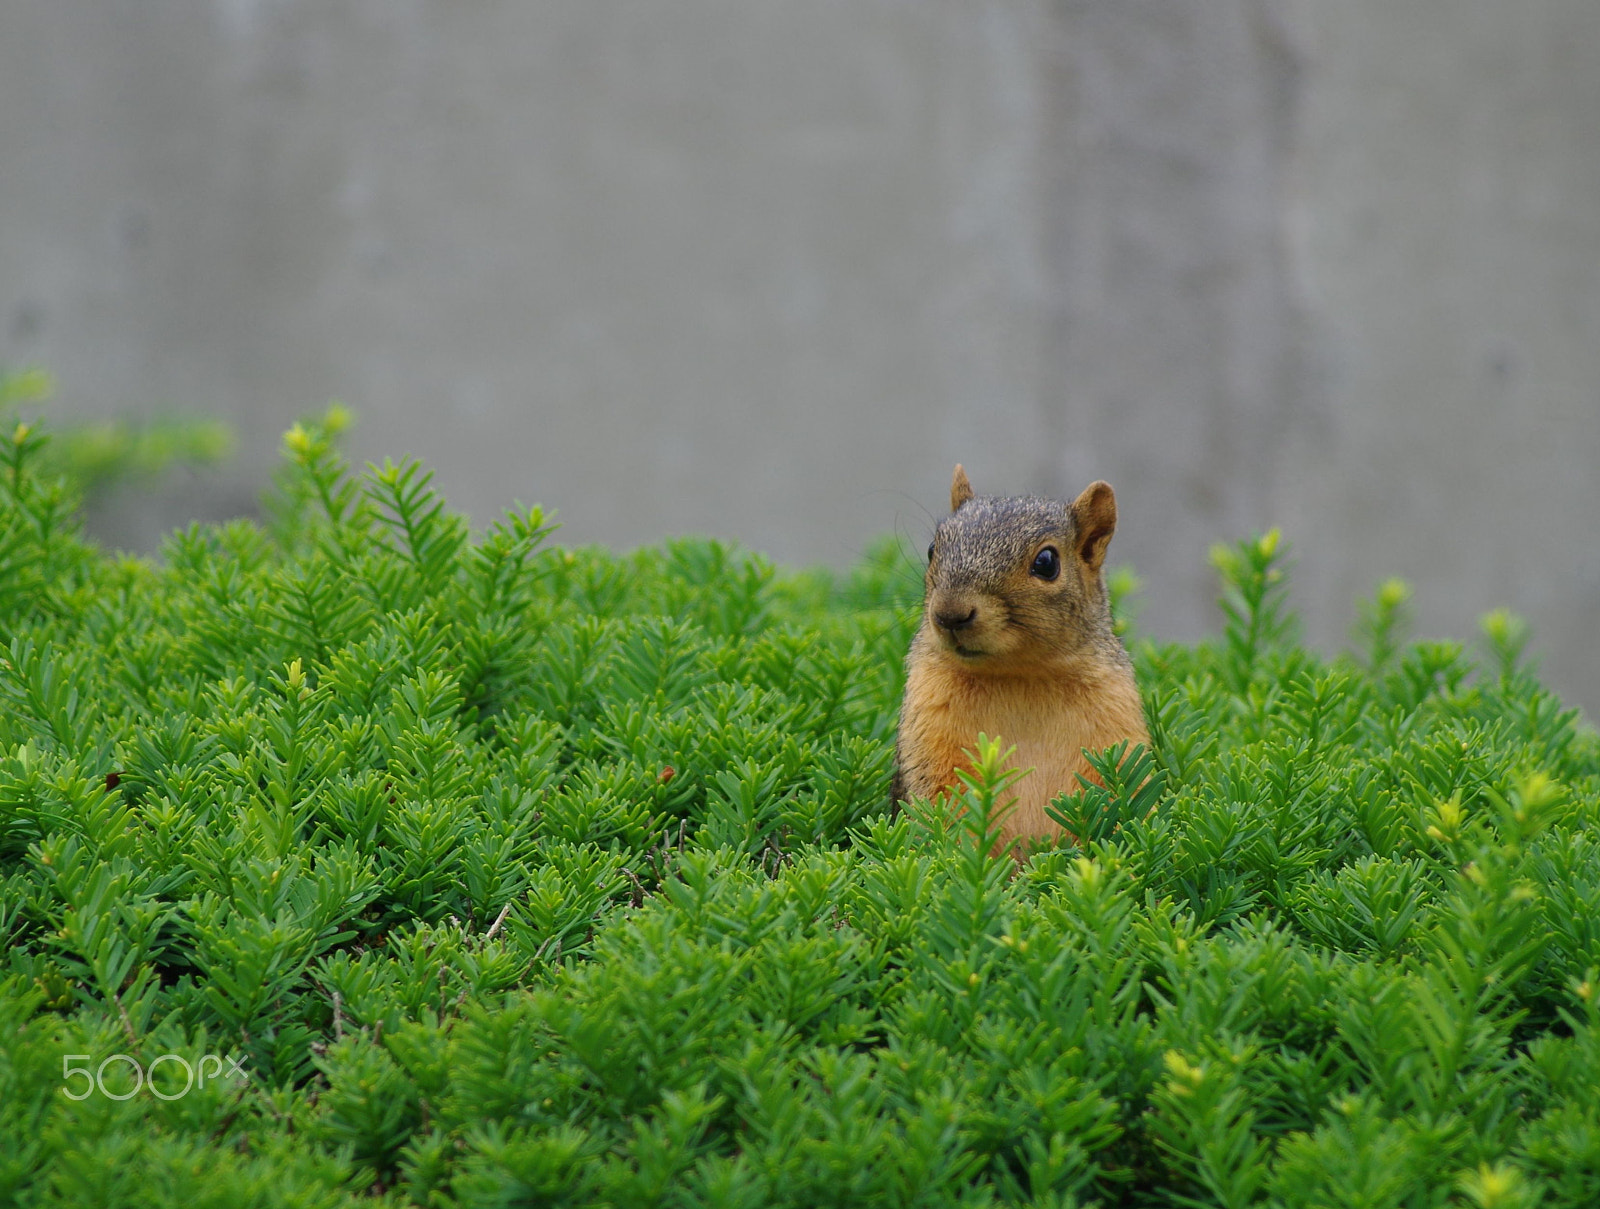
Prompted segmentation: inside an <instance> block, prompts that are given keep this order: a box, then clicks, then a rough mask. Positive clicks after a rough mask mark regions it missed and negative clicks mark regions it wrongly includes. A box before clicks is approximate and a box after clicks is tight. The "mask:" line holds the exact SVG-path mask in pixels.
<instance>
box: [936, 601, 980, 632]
mask: <svg viewBox="0 0 1600 1209" xmlns="http://www.w3.org/2000/svg"><path fill="white" fill-rule="evenodd" d="M933 620H934V624H935V625H937V626H938V627H939V628H940V629H943V630H949V631H950V632H951V633H952V634H958V633H960V632H961V631H962V630H965V629H970V628H971V626H972V623H973V622H975V621H977V620H978V610H977V608H976V606H974V607H973V608H970V609H968V610H967V611H966V612H965V613H962V612H961V611H960V610H959V609H941V610H939V611H938V612H936V613H934V615H933Z"/></svg>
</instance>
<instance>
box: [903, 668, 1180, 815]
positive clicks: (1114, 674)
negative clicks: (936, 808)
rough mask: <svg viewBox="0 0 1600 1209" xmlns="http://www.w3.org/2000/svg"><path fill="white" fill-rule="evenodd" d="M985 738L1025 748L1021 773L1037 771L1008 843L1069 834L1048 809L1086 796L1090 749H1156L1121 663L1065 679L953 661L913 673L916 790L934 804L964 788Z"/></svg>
mask: <svg viewBox="0 0 1600 1209" xmlns="http://www.w3.org/2000/svg"><path fill="white" fill-rule="evenodd" d="M980 732H981V733H983V734H986V735H988V736H990V737H991V738H999V739H1000V740H1001V743H1002V746H1003V747H1010V746H1015V747H1016V753H1015V754H1014V755H1013V757H1012V760H1011V764H1012V766H1013V767H1015V768H1019V769H1031V771H1030V772H1027V773H1026V774H1025V775H1024V776H1022V777H1021V778H1020V779H1019V780H1018V781H1017V782H1016V783H1015V784H1014V785H1013V786H1012V793H1014V794H1015V795H1016V806H1015V808H1014V809H1013V810H1012V811H1011V813H1010V814H1009V815H1008V816H1007V817H1006V819H1005V823H1004V826H1003V833H1002V837H1001V838H1002V842H1003V841H1005V840H1010V839H1013V838H1018V837H1025V838H1031V837H1038V836H1054V835H1058V834H1060V832H1061V828H1060V827H1059V826H1058V825H1057V824H1056V823H1055V822H1054V821H1053V820H1052V819H1051V818H1050V817H1049V816H1048V815H1046V814H1045V806H1046V805H1048V804H1049V802H1050V800H1051V799H1052V798H1054V797H1055V796H1056V795H1057V794H1059V793H1064V792H1071V791H1073V790H1076V789H1078V788H1079V785H1078V779H1077V774H1079V773H1082V774H1084V775H1085V776H1089V775H1090V768H1089V764H1088V761H1086V760H1085V759H1084V758H1083V749H1084V748H1086V747H1087V748H1088V749H1089V750H1091V751H1095V750H1098V749H1100V748H1104V747H1109V746H1110V745H1111V744H1113V743H1117V742H1120V741H1122V740H1124V739H1126V740H1130V741H1132V742H1140V743H1144V744H1146V745H1148V744H1149V742H1150V739H1149V734H1148V732H1147V731H1146V729H1145V722H1144V712H1143V708H1142V705H1141V703H1140V700H1139V691H1138V688H1137V687H1136V686H1135V684H1134V682H1133V676H1132V674H1131V673H1130V672H1129V671H1128V670H1127V669H1126V668H1124V667H1121V666H1113V667H1107V668H1100V667H1090V668H1087V669H1084V670H1083V671H1080V672H1077V673H1076V674H1073V675H1058V676H1055V677H1043V676H1014V677H1013V676H992V675H974V674H972V673H968V672H965V671H963V670H962V669H960V668H959V667H950V666H948V665H943V664H939V665H935V666H916V667H913V668H912V669H911V671H910V674H909V677H908V680H907V684H906V714H905V717H904V719H903V722H902V731H901V752H900V758H901V767H902V770H903V775H904V777H905V786H906V789H907V790H908V791H909V792H910V793H912V794H916V795H918V796H921V797H929V798H932V797H936V796H938V794H939V793H940V792H941V791H942V790H944V789H947V788H949V787H950V786H952V785H954V784H956V772H957V770H959V769H962V768H965V767H967V766H968V760H967V757H966V756H965V755H964V754H963V753H964V752H965V751H966V750H969V749H971V748H972V747H973V746H974V745H975V744H976V743H977V738H978V735H979V733H980Z"/></svg>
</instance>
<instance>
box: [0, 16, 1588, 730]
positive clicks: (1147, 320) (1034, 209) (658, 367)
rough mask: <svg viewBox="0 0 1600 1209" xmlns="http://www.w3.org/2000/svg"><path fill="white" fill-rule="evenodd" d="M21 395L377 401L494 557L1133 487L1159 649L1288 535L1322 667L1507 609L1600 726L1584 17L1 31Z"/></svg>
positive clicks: (312, 23)
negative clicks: (516, 522) (1242, 559)
mask: <svg viewBox="0 0 1600 1209" xmlns="http://www.w3.org/2000/svg"><path fill="white" fill-rule="evenodd" d="M0 361H7V362H12V363H16V362H29V363H42V364H45V365H47V366H49V367H50V368H52V369H53V370H54V371H55V372H56V373H57V375H58V377H59V379H60V381H61V384H62V392H61V399H60V402H59V404H58V406H57V411H58V414H61V415H64V416H89V415H105V414H115V413H126V412H131V413H148V412H154V411H159V410H172V409H178V410H187V411H197V412H204V413H214V414H220V415H223V416H226V417H228V418H230V419H231V420H232V421H233V422H234V423H235V425H236V426H237V427H238V429H239V431H240V434H241V437H242V438H243V443H244V448H243V453H242V455H241V457H240V459H239V461H238V463H237V464H236V466H235V467H234V468H233V469H232V470H230V471H229V472H228V473H227V474H224V475H217V476H210V477H206V478H202V479H200V480H197V481H195V482H193V483H190V484H188V485H187V486H184V487H182V488H181V489H174V490H169V491H167V492H166V493H165V495H162V496H159V497H157V499H156V500H155V501H154V503H153V504H150V505H147V506H145V507H143V508H142V509H134V508H132V507H128V506H123V504H122V503H121V502H119V504H118V505H117V506H116V507H114V508H110V509H105V510H102V512H101V514H100V515H99V516H98V517H97V524H98V525H99V526H100V530H101V532H103V533H105V534H106V535H107V537H108V539H109V540H113V541H120V542H127V543H132V544H136V545H138V544H144V545H148V544H149V543H150V541H151V540H152V538H153V535H154V534H155V533H156V532H158V531H159V529H160V528H161V527H164V526H166V525H168V524H171V523H174V522H175V521H177V520H178V519H181V518H182V517H183V516H186V515H187V514H188V513H190V512H199V513H202V514H205V515H222V514H228V513H232V512H236V511H238V510H240V509H245V508H248V507H249V506H250V501H251V500H252V499H253V497H254V494H255V492H256V491H257V490H258V488H259V486H260V484H261V483H262V481H263V479H264V476H265V473H266V469H267V467H268V466H269V465H270V462H271V459H272V458H273V456H274V451H275V447H276V442H277V438H278V436H279V434H280V433H281V432H282V430H283V429H284V428H285V427H287V426H288V424H289V423H290V422H291V421H292V420H293V418H294V417H295V416H296V415H297V414H299V413H302V412H305V411H308V410H313V409H316V408H318V407H320V406H321V404H322V403H324V402H325V401H326V400H327V399H329V398H333V397H337V398H340V399H342V400H344V401H346V402H347V403H349V404H350V405H352V406H353V407H354V408H355V409H356V410H357V412H358V413H359V414H360V415H361V417H362V423H361V426H360V428H359V429H358V430H357V432H356V434H355V437H354V440H353V448H354V452H355V453H356V454H357V455H358V456H360V457H381V456H383V455H385V454H398V453H401V452H406V451H411V452H416V453H418V454H421V455H423V456H424V457H426V458H427V459H428V461H429V462H430V463H431V464H432V465H433V466H435V467H436V468H437V470H438V479H439V482H440V484H441V485H442V487H443V489H444V490H445V492H446V493H447V495H448V496H449V497H450V499H451V500H452V501H453V502H454V503H455V504H456V505H458V506H461V507H464V508H466V509H467V510H469V511H470V512H472V513H473V514H474V516H475V517H477V518H478V519H479V520H480V521H481V520H484V519H486V518H488V517H490V516H492V515H493V514H494V513H495V512H496V511H497V510H498V509H499V508H500V507H502V506H503V505H504V504H506V503H507V502H509V501H510V500H511V499H513V498H521V499H523V500H526V501H534V500H538V501H541V502H544V503H546V504H550V505H554V506H556V507H558V508H559V509H560V510H561V513H562V516H563V518H564V520H565V522H566V526H567V527H566V530H565V534H564V536H565V537H566V538H567V539H568V540H600V541H606V542H611V543H617V544H623V545H627V544H634V543H639V542H647V541H652V540H654V539H656V538H658V537H660V536H662V535H664V534H668V533H673V532H682V531H689V530H694V531H705V532H712V533H717V534H722V535H726V536H730V537H737V538H739V539H741V540H743V541H745V542H747V543H748V544H750V545H753V546H755V547H758V548H761V549H763V550H766V551H768V552H770V553H772V554H774V555H775V556H777V557H779V558H782V559H786V560H792V561H811V560H822V561H827V562H832V563H836V564H837V563H844V562H847V561H848V560H849V559H851V558H852V557H853V556H854V555H855V554H856V553H857V552H858V551H859V550H860V549H861V548H862V546H863V545H864V544H865V542H866V541H867V540H868V539H869V538H870V537H871V536H872V535H874V534H876V533H879V532H883V531H885V530H890V529H894V528H898V529H899V530H901V531H902V532H904V533H906V534H907V537H908V549H909V550H911V551H918V550H920V549H921V547H922V545H923V544H924V542H925V533H926V529H927V526H928V516H929V514H930V512H932V511H936V510H937V509H938V508H939V507H940V506H941V501H942V500H943V499H944V493H945V489H946V484H947V481H948V474H949V467H950V465H951V463H953V462H955V461H957V460H960V461H963V462H965V463H966V464H967V466H968V468H969V469H970V470H971V472H972V474H973V478H974V481H975V482H976V484H977V485H978V487H979V489H980V490H996V491H1022V490H1033V491H1046V492H1053V493H1071V492H1075V491H1076V490H1078V489H1079V488H1081V487H1082V486H1083V485H1084V484H1086V483H1087V482H1088V481H1089V480H1090V479H1092V478H1095V477H1106V478H1109V479H1110V480H1111V481H1112V482H1113V483H1114V484H1115V485H1116V486H1117V489H1118V498H1119V501H1120V504H1121V509H1122V518H1123V522H1122V529H1121V530H1120V531H1119V534H1118V537H1117V540H1116V542H1115V544H1114V545H1113V547H1112V558H1113V561H1117V560H1122V561H1130V562H1132V563H1133V564H1134V565H1135V566H1136V567H1137V568H1138V569H1139V571H1140V573H1141V574H1142V575H1143V576H1144V578H1145V579H1146V581H1147V584H1148V588H1147V591H1146V597H1147V600H1146V605H1145V609H1144V613H1143V615H1142V623H1143V625H1144V626H1145V628H1147V629H1148V630H1150V631H1152V632H1156V633H1159V634H1163V635H1170V636H1174V637H1192V636H1194V635H1196V634H1199V633H1202V632H1205V631H1207V630H1210V629H1212V628H1214V626H1215V617H1214V613H1213V610H1212V607H1211V603H1210V602H1211V597H1212V594H1213V587H1212V579H1211V573H1210V571H1209V569H1208V567H1207V565H1206V549H1207V546H1208V545H1209V543H1211V542H1212V541H1216V540H1220V539H1224V538H1228V537H1233V536H1238V535H1242V534H1243V533H1245V532H1246V531H1248V530H1250V529H1252V528H1263V527H1266V526H1267V525H1270V524H1281V525H1282V526H1283V528H1284V529H1285V531H1286V534H1287V536H1288V537H1289V538H1290V539H1291V540H1292V541H1293V542H1294V543H1295V545H1296V548H1297V551H1298V555H1299V569H1298V573H1297V578H1296V603H1297V604H1298V605H1299V606H1300V608H1301V609H1302V611H1303V612H1304V614H1305V616H1306V620H1307V623H1308V630H1309V632H1310V634H1311V636H1312V637H1313V638H1315V639H1317V640H1319V641H1321V642H1323V643H1326V644H1334V643H1337V642H1339V641H1341V640H1342V638H1343V636H1344V633H1345V631H1346V628H1347V627H1348V624H1349V621H1350V619H1351V617H1352V616H1353V602H1354V599H1355V598H1356V597H1357V596H1358V595H1362V594H1366V593H1368V592H1370V590H1371V589H1372V587H1373V586H1374V585H1375V584H1376V583H1377V582H1378V581H1379V580H1380V579H1382V578H1384V577H1385V576H1388V575H1394V574H1399V575H1403V576H1405V577H1406V578H1408V579H1410V580H1411V581H1412V582H1413V583H1414V585H1415V586H1416V589H1417V606H1418V611H1419V614H1420V618H1421V622H1422V628H1423V629H1424V630H1425V631H1427V632H1431V633H1438V634H1444V635H1451V636H1457V637H1467V636H1470V635H1471V634H1472V633H1473V627H1474V622H1475V618H1476V616H1477V615H1478V614H1479V613H1480V612H1482V611H1484V610H1486V609H1488V608H1490V607H1493V606H1496V605H1507V606H1510V607H1512V608H1514V609H1516V610H1518V611H1520V612H1522V613H1523V614H1525V615H1526V616H1528V617H1529V618H1530V619H1531V620H1532V621H1533V623H1534V625H1535V627H1536V648H1537V652H1538V653H1539V654H1541V655H1542V656H1543V658H1544V662H1545V667H1546V670H1547V672H1548V674H1549V678H1550V680H1551V681H1552V682H1553V683H1554V684H1555V685H1556V686H1557V687H1558V688H1559V689H1561V690H1562V691H1563V692H1564V693H1565V694H1567V695H1568V696H1569V698H1570V699H1572V700H1573V701H1575V702H1579V703H1582V704H1583V705H1584V706H1585V707H1586V708H1587V709H1588V710H1589V712H1590V714H1591V716H1594V715H1597V714H1600V643H1596V642H1595V641H1593V638H1594V636H1595V635H1596V634H1597V632H1600V543H1597V542H1596V541H1595V539H1594V537H1593V536H1592V529H1593V526H1594V524H1595V523H1596V521H1600V472H1597V469H1596V467H1597V462H1600V5H1595V4H1594V3H1593V0H1528V2H1527V3H1524V4H1519V5H1510V4H1504V3H1491V2H1489V0H1412V2H1411V3H1407V4H1403V5H1397V4H1393V3H1390V2H1389V0H1353V2H1352V3H1349V4H1344V5H1331V4H1313V3H1311V2H1310V0H1194V2H1192V3H1173V2H1172V0H1078V2H1075V3H1060V2H1055V0H848V2H844V0H804V2H802V0H742V2H741V3H728V2H726V0H724V2H721V3H717V2H713V0H677V2H676V3H673V4H662V3H659V2H648V0H515V2H513V0H498V2H495V0H479V2H476V3H472V4H459V3H456V4H447V3H442V2H429V0H317V2H315V3H313V2H312V0H5V2H4V3H3V4H0Z"/></svg>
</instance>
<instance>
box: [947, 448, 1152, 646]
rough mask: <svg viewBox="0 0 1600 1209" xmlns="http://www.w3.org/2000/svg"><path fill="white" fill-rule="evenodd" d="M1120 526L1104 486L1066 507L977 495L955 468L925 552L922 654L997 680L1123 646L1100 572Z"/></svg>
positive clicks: (1110, 494)
mask: <svg viewBox="0 0 1600 1209" xmlns="http://www.w3.org/2000/svg"><path fill="white" fill-rule="evenodd" d="M1116 527H1117V500H1116V495H1115V494H1114V493H1113V492H1112V490H1111V485H1110V484H1109V483H1105V482H1095V483H1091V484H1090V485H1089V486H1088V487H1087V488H1086V489H1085V490H1084V492H1083V494H1081V495H1080V496H1078V498H1077V499H1075V500H1073V501H1072V503H1070V504H1068V503H1063V502H1062V501H1060V500H1049V499H1040V498H1038V497H1035V496H994V495H975V494H973V491H972V484H971V483H970V482H969V481H968V480H967V474H966V471H964V470H963V469H962V468H961V467H960V466H957V467H956V469H955V475H954V477H953V479H952V480H951V483H950V515H949V516H947V517H945V518H944V519H943V520H942V521H940V522H939V525H938V528H937V529H936V530H935V531H934V538H933V543H932V544H931V545H930V546H929V547H928V570H927V575H926V578H925V587H926V593H925V597H924V605H923V614H922V632H921V640H922V644H923V649H924V650H925V651H928V652H929V653H931V654H934V655H935V656H936V657H938V658H942V659H948V660H950V661H952V662H953V663H955V664H958V665H960V666H962V667H964V668H966V669H967V670H969V671H972V672H977V673H980V674H984V673H993V674H997V675H1015V674H1032V673H1040V672H1052V671H1062V670H1070V669H1071V668H1073V667H1074V666H1082V664H1083V663H1084V662H1085V661H1086V660H1092V659H1095V658H1097V657H1101V656H1103V654H1105V653H1108V652H1110V653H1113V654H1114V655H1115V656H1116V657H1119V658H1120V657H1123V656H1121V644H1120V643H1119V642H1118V640H1117V638H1116V637H1115V634H1114V632H1113V631H1112V628H1111V610H1110V607H1109V604H1108V600H1107V596H1106V587H1105V581H1104V579H1103V578H1102V576H1101V573H1100V568H1101V566H1102V564H1103V563H1104V562H1105V556H1106V546H1107V544H1108V543H1109V542H1110V541H1111V535H1112V533H1113V532H1114V531H1115V530H1116Z"/></svg>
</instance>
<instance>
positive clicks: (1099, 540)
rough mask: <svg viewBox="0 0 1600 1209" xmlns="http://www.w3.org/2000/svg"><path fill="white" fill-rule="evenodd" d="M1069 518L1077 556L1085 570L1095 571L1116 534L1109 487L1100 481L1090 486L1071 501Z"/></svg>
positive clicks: (1113, 496)
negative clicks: (1075, 528)
mask: <svg viewBox="0 0 1600 1209" xmlns="http://www.w3.org/2000/svg"><path fill="white" fill-rule="evenodd" d="M1072 515H1073V517H1074V518H1075V519H1076V520H1077V522H1078V537H1077V546H1078V557H1079V558H1081V559H1083V561H1084V564H1085V565H1086V566H1087V567H1088V568H1089V570H1091V571H1098V570H1099V569H1100V564H1101V563H1103V562H1104V561H1105V558H1106V546H1107V545H1108V544H1109V543H1110V541H1111V535H1112V534H1113V533H1115V532H1116V531H1117V496H1116V493H1115V492H1114V491H1112V490H1111V484H1110V483H1108V482H1106V481H1104V480H1103V479H1102V480H1099V481H1097V482H1093V483H1090V484H1089V485H1088V486H1087V487H1085V488H1084V489H1083V494H1082V495H1080V496H1079V497H1078V498H1077V499H1075V500H1073V501H1072Z"/></svg>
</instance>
